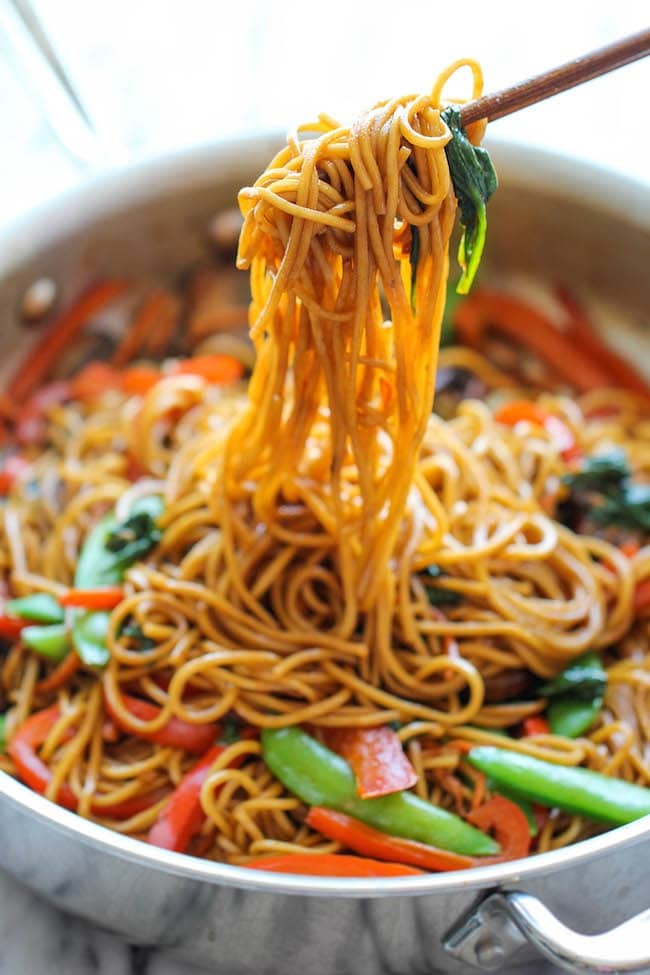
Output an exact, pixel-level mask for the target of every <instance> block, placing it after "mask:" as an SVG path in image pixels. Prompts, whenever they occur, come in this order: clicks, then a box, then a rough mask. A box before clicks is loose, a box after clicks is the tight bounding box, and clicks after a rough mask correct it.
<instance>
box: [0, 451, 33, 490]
mask: <svg viewBox="0 0 650 975" xmlns="http://www.w3.org/2000/svg"><path fill="white" fill-rule="evenodd" d="M29 466H30V465H29V463H28V461H26V460H25V458H24V457H21V456H20V455H19V454H13V455H12V456H11V457H7V459H6V460H5V462H4V464H3V465H2V470H0V497H4V496H5V495H6V494H9V492H10V491H11V489H12V487H13V486H14V484H15V483H16V481H17V480H18V479H19V477H20V476H21V475H22V474H24V472H25V471H26V470H27V468H28V467H29Z"/></svg>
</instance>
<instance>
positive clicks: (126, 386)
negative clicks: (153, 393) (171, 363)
mask: <svg viewBox="0 0 650 975" xmlns="http://www.w3.org/2000/svg"><path fill="white" fill-rule="evenodd" d="M162 377H163V373H162V372H161V371H160V369H155V368H154V367H153V366H131V368H130V369H125V370H124V372H123V374H122V389H123V390H124V392H125V393H126V394H127V396H144V395H145V394H146V393H148V392H149V390H150V389H151V388H152V387H153V386H155V385H156V383H157V382H160V380H161V379H162Z"/></svg>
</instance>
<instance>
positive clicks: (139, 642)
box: [120, 623, 156, 650]
mask: <svg viewBox="0 0 650 975" xmlns="http://www.w3.org/2000/svg"><path fill="white" fill-rule="evenodd" d="M120 636H126V637H128V638H129V640H130V641H131V642H132V644H133V645H134V646H133V649H134V650H153V648H154V647H155V646H156V641H155V640H152V639H151V637H149V636H145V634H144V630H143V629H142V627H141V626H140V625H139V623H127V624H125V625H124V626H123V627H122V628H121V630H120Z"/></svg>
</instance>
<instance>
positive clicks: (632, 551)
mask: <svg viewBox="0 0 650 975" xmlns="http://www.w3.org/2000/svg"><path fill="white" fill-rule="evenodd" d="M640 548H641V546H640V545H639V543H638V542H637V541H635V540H634V539H632V538H631V539H629V541H627V542H622V544H621V545H619V549H620V550H621V552H622V553H623V555H625V556H626V557H627V558H628V559H633V558H634V556H635V555H636V554H637V552H638V551H639V549H640Z"/></svg>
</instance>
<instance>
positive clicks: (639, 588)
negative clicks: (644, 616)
mask: <svg viewBox="0 0 650 975" xmlns="http://www.w3.org/2000/svg"><path fill="white" fill-rule="evenodd" d="M647 609H650V578H648V579H643V580H642V581H641V582H637V585H636V589H635V590H634V612H635V613H636V614H637V615H638V614H639V613H645V611H646V610H647Z"/></svg>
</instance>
